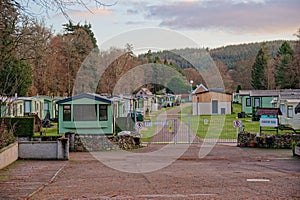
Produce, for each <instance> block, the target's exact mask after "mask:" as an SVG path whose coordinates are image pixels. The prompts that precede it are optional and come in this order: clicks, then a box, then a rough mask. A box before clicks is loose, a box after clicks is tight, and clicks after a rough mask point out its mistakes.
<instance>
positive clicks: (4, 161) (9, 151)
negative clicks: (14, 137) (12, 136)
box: [0, 142, 18, 169]
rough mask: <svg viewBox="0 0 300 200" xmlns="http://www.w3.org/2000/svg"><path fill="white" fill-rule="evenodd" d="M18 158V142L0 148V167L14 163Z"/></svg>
mask: <svg viewBox="0 0 300 200" xmlns="http://www.w3.org/2000/svg"><path fill="white" fill-rule="evenodd" d="M17 159H18V142H15V143H13V144H10V145H9V146H7V147H4V148H3V149H0V169H3V168H4V167H6V166H8V165H10V164H12V163H13V162H15V161H16V160H17Z"/></svg>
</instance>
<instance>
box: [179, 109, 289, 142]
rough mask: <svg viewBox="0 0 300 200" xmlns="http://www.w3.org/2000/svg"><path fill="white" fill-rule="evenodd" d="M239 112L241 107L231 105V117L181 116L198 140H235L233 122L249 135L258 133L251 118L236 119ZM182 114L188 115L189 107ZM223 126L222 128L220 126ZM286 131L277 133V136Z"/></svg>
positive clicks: (267, 132) (256, 126)
mask: <svg viewBox="0 0 300 200" xmlns="http://www.w3.org/2000/svg"><path fill="white" fill-rule="evenodd" d="M239 112H241V106H240V105H238V104H233V114H231V115H201V116H190V115H189V116H186V115H183V116H181V120H182V121H183V122H184V123H186V124H187V123H188V118H189V117H190V120H191V129H192V130H193V132H194V133H196V134H197V135H198V136H199V137H200V138H204V137H207V138H210V137H211V138H215V137H218V138H221V139H235V138H236V128H234V126H233V122H234V120H241V121H242V123H243V128H244V131H247V132H251V133H259V122H258V121H254V122H253V121H252V120H251V118H242V119H238V118H237V113H239ZM181 113H182V114H190V113H191V107H187V108H185V109H183V110H182V111H181ZM222 125H223V126H222ZM270 129H272V128H270ZM285 132H286V131H280V130H279V131H278V133H279V134H281V133H285ZM263 133H264V134H274V133H276V131H275V129H274V131H265V132H263Z"/></svg>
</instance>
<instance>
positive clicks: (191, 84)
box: [190, 80, 194, 101]
mask: <svg viewBox="0 0 300 200" xmlns="http://www.w3.org/2000/svg"><path fill="white" fill-rule="evenodd" d="M193 83H194V81H193V80H190V86H191V93H190V101H192V92H193Z"/></svg>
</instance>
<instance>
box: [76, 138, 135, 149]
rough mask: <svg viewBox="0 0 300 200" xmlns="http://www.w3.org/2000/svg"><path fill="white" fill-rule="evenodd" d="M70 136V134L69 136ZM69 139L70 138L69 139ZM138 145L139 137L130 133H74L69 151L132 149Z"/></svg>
mask: <svg viewBox="0 0 300 200" xmlns="http://www.w3.org/2000/svg"><path fill="white" fill-rule="evenodd" d="M71 137H72V136H71ZM70 141H71V140H70ZM139 145H140V138H137V137H135V136H131V135H119V136H106V135H94V134H84V135H83V134H81V135H78V134H75V136H74V145H72V144H71V143H70V147H71V146H72V150H71V151H75V152H87V151H103V150H106V151H109V150H117V149H123V150H128V149H134V148H137V147H138V146H139Z"/></svg>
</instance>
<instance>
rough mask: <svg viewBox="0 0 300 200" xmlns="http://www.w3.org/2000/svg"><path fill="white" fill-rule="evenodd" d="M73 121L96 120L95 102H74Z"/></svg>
mask: <svg viewBox="0 0 300 200" xmlns="http://www.w3.org/2000/svg"><path fill="white" fill-rule="evenodd" d="M73 109H74V111H73V114H74V121H96V120H97V105H95V104H91V105H89V104H74V105H73Z"/></svg>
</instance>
